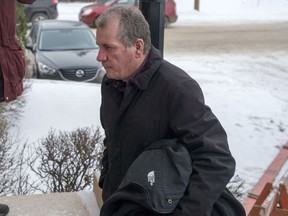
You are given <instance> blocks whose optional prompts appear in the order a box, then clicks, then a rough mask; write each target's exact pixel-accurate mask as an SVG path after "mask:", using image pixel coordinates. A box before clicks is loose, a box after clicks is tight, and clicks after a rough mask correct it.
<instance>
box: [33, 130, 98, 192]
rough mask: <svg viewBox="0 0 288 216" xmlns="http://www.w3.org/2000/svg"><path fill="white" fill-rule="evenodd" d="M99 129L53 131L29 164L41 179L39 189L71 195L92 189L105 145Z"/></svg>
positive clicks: (38, 148) (40, 145) (42, 142)
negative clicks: (94, 175)
mask: <svg viewBox="0 0 288 216" xmlns="http://www.w3.org/2000/svg"><path fill="white" fill-rule="evenodd" d="M101 141H102V137H101V135H100V131H99V128H98V129H97V130H93V129H90V128H78V129H77V130H75V131H72V132H61V131H59V133H58V134H57V133H56V132H55V131H54V130H50V132H49V134H48V136H47V137H46V138H45V139H42V140H41V143H39V145H38V147H37V148H36V154H35V155H34V157H32V160H31V161H30V163H29V166H30V168H31V170H32V171H33V172H34V173H35V174H36V175H37V176H38V177H40V180H39V181H40V183H39V186H38V188H37V189H38V190H40V191H41V192H43V193H48V192H72V191H80V190H83V189H86V188H91V186H92V181H93V171H94V170H95V169H96V168H97V167H98V166H99V164H100V162H99V161H100V158H101V157H102V152H103V145H102V144H101Z"/></svg>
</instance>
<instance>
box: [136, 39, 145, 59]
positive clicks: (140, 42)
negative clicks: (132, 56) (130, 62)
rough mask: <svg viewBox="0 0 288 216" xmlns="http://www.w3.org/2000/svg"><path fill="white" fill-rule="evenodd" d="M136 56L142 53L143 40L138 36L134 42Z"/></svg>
mask: <svg viewBox="0 0 288 216" xmlns="http://www.w3.org/2000/svg"><path fill="white" fill-rule="evenodd" d="M135 48H136V57H140V56H142V55H143V54H144V41H143V40H142V39H140V38H138V39H137V40H136V42H135Z"/></svg>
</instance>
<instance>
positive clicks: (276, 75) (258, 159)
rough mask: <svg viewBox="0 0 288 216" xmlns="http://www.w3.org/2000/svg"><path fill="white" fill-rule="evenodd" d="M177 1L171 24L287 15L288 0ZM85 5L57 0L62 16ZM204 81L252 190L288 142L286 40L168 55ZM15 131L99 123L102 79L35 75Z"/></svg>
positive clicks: (38, 133) (74, 15) (31, 137)
mask: <svg viewBox="0 0 288 216" xmlns="http://www.w3.org/2000/svg"><path fill="white" fill-rule="evenodd" d="M192 2H194V1H191V0H176V3H177V9H178V15H179V20H178V21H177V22H176V23H175V24H173V25H184V24H185V25H187V24H188V25H197V24H203V23H204V24H205V23H220V24H229V23H247V22H250V23H252V22H279V21H285V22H287V21H288V0H217V1H215V0H200V12H196V11H194V10H193V3H192ZM83 5H85V4H82V3H59V5H58V9H59V17H58V19H71V20H77V19H78V12H79V10H80V8H81V7H82V6H83ZM165 56H166V59H168V60H169V61H171V62H173V63H175V64H176V65H178V66H179V67H181V68H183V69H184V70H186V71H187V72H188V73H189V74H190V75H191V76H192V77H193V78H195V79H196V80H197V81H198V82H199V83H200V85H201V87H202V89H203V91H204V95H205V98H206V102H207V104H208V105H209V106H210V107H212V110H213V111H214V113H215V114H216V115H217V117H218V118H219V119H220V121H221V123H222V124H223V126H224V128H225V129H226V130H227V133H228V137H229V142H230V148H231V151H232V154H233V155H234V157H235V159H236V162H237V169H236V174H237V175H239V176H240V178H242V179H245V181H246V184H245V186H246V189H247V190H249V189H251V188H252V186H253V185H254V184H255V183H256V182H257V180H258V179H259V178H260V176H261V175H262V173H263V171H264V170H265V169H266V168H267V166H268V165H269V164H270V162H271V161H272V160H273V158H274V157H275V155H276V154H277V153H278V150H279V149H278V147H279V146H281V145H283V144H284V143H285V142H286V141H287V140H288V122H287V120H288V94H287V92H288V60H287V59H288V46H287V50H286V51H283V52H281V53H279V52H277V53H249V54H247V53H243V54H241V55H240V54H237V55H236V54H235V55H233V54H231V53H229V54H228V53H222V54H220V55H219V54H218V55H217V56H216V55H215V56H214V55H205V54H202V55H199V56H195V55H194V56H187V55H178V54H177V55H173V54H169V55H165ZM28 82H31V88H30V89H29V90H28V91H27V92H26V93H25V94H24V95H23V97H26V105H25V107H24V110H23V113H22V117H21V119H19V121H18V122H17V123H16V125H15V128H14V129H15V131H18V132H19V133H20V136H21V137H22V138H23V139H25V140H28V143H33V142H36V141H37V140H38V139H39V138H41V137H45V136H46V135H47V134H48V131H49V130H50V128H53V129H57V130H65V131H70V130H73V129H76V128H78V127H83V126H91V127H92V126H93V127H94V128H95V127H97V126H99V127H100V122H99V105H100V99H101V95H100V85H99V84H87V83H75V82H63V81H50V80H31V81H28Z"/></svg>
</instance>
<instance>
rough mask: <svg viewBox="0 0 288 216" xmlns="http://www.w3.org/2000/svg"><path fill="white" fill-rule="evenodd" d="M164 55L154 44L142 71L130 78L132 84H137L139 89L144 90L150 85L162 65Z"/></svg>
mask: <svg viewBox="0 0 288 216" xmlns="http://www.w3.org/2000/svg"><path fill="white" fill-rule="evenodd" d="M162 61H163V57H162V55H161V53H160V51H159V50H157V49H156V48H155V47H154V46H152V47H151V49H150V52H149V55H148V59H147V61H146V64H145V65H144V66H143V69H142V70H141V71H140V73H139V74H138V75H137V76H135V77H134V78H133V79H132V80H130V81H129V82H130V84H133V85H135V86H137V87H138V88H139V89H141V90H144V89H146V87H147V86H148V84H149V82H150V80H151V78H152V77H153V75H154V74H155V72H156V71H157V69H158V68H159V67H160V65H161V63H162Z"/></svg>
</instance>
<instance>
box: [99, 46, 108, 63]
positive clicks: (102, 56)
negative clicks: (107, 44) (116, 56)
mask: <svg viewBox="0 0 288 216" xmlns="http://www.w3.org/2000/svg"><path fill="white" fill-rule="evenodd" d="M96 59H97V61H99V62H103V61H106V60H107V57H106V55H105V53H104V52H103V51H102V49H101V48H100V49H99V52H98V55H97V58H96Z"/></svg>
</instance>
